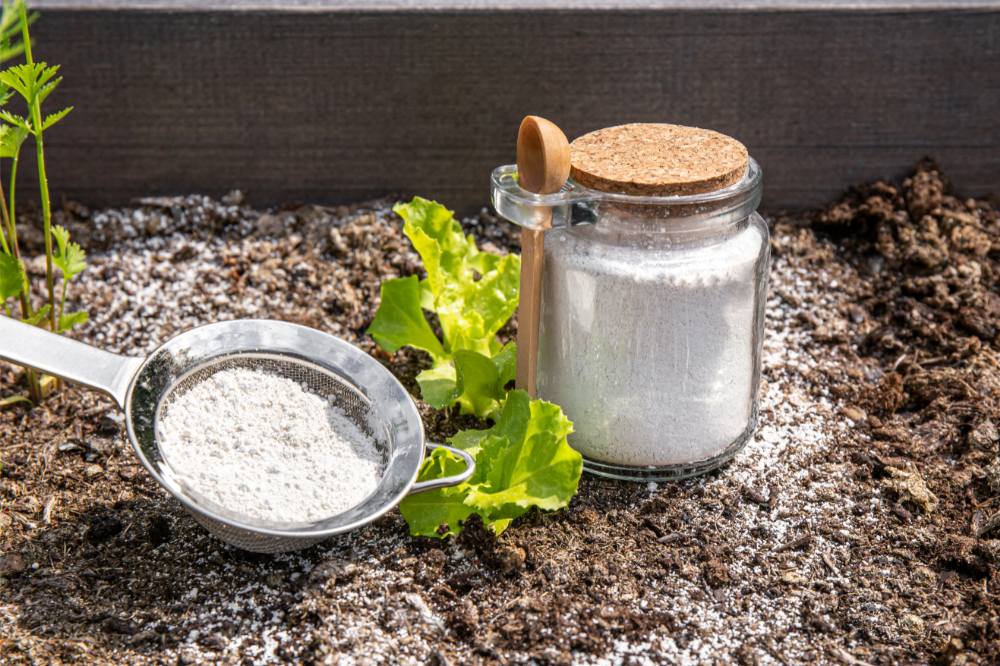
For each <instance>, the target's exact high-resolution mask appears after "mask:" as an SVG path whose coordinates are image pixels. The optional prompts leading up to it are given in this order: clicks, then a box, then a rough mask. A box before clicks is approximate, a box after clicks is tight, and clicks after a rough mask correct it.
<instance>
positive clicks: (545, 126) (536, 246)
mask: <svg viewBox="0 0 1000 666" xmlns="http://www.w3.org/2000/svg"><path fill="white" fill-rule="evenodd" d="M569 169H570V152H569V141H567V139H566V135H565V134H563V132H562V130H561V129H559V128H558V127H557V126H556V125H555V124H554V123H552V122H550V121H548V120H546V119H545V118H539V117H538V116H525V118H524V120H522V121H521V128H520V129H519V130H518V132H517V178H518V184H519V185H520V186H521V187H523V188H524V189H526V190H528V191H529V192H535V193H536V194H553V193H555V192H558V191H559V190H561V189H562V186H563V185H564V184H565V183H566V179H567V178H569ZM538 214H539V220H538V222H539V227H540V228H539V229H521V302H520V305H519V307H518V315H517V320H518V324H517V387H518V388H522V389H524V390H525V391H527V392H528V394H529V395H531V397H533V398H534V397H536V393H537V386H536V382H535V379H536V376H535V375H536V369H537V364H538V319H539V314H540V308H541V301H542V268H543V266H544V261H545V246H544V243H545V232H544V231H543V229H546V228H548V227H550V226H552V213H551V212H550V211H547V210H539V211H538Z"/></svg>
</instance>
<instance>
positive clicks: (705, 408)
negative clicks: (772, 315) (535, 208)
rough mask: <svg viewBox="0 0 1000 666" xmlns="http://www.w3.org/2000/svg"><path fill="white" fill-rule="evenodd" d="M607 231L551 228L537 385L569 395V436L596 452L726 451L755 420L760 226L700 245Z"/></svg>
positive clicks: (648, 457) (620, 460) (621, 459)
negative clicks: (624, 237) (642, 240)
mask: <svg viewBox="0 0 1000 666" xmlns="http://www.w3.org/2000/svg"><path fill="white" fill-rule="evenodd" d="M602 234H605V232H602V231H601V230H600V229H599V228H598V227H597V226H594V225H586V226H578V227H573V228H571V229H555V230H552V231H550V232H549V233H547V234H546V236H545V271H544V278H543V287H542V312H541V328H540V347H539V354H538V392H539V395H540V396H541V397H543V398H545V399H547V400H551V401H552V402H555V403H556V404H558V405H561V406H562V408H563V409H564V410H565V411H566V414H567V416H569V418H570V419H572V420H573V424H574V434H573V435H572V436H571V438H570V443H571V444H572V445H573V447H574V448H576V449H577V450H579V451H580V452H581V453H582V454H583V455H584V456H586V457H587V458H589V459H591V460H595V461H599V462H604V463H611V464H618V465H628V466H665V465H676V464H685V463H692V462H696V461H701V460H706V459H709V458H712V457H715V456H717V455H719V454H720V453H722V452H723V451H724V450H725V449H726V448H727V447H728V446H729V445H730V444H733V443H734V442H735V441H736V440H738V439H740V438H741V437H743V436H744V435H745V434H746V433H747V428H748V426H749V425H750V422H751V420H752V411H753V406H754V395H755V392H756V388H757V379H756V378H757V376H758V368H759V347H758V345H759V341H758V340H757V339H756V336H755V328H756V316H757V312H758V308H759V307H760V306H761V301H760V299H762V298H763V294H761V295H760V296H758V294H757V285H758V280H757V279H756V275H757V271H759V270H761V268H762V263H761V255H760V251H761V248H762V244H763V243H764V242H765V240H764V236H763V234H762V232H761V230H760V229H759V228H758V227H756V226H754V225H752V224H751V225H748V226H747V227H745V228H744V229H743V230H742V231H740V232H738V233H737V234H736V235H734V236H731V237H729V238H726V239H725V240H723V241H721V242H718V241H716V242H708V243H702V244H700V245H693V246H690V247H687V246H674V247H663V246H662V245H661V246H655V245H654V244H653V243H650V244H648V245H642V244H639V243H635V242H632V241H631V239H629V242H620V239H619V241H616V240H615V239H609V238H607V237H606V235H604V236H602ZM657 242H658V243H660V244H662V243H663V240H662V239H660V240H658V241H657ZM764 269H765V270H766V267H764Z"/></svg>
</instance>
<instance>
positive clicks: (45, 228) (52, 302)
mask: <svg viewBox="0 0 1000 666" xmlns="http://www.w3.org/2000/svg"><path fill="white" fill-rule="evenodd" d="M20 9H21V37H22V39H23V41H24V59H25V62H26V63H27V64H28V66H29V67H34V65H35V61H34V59H33V58H32V56H31V35H29V34H28V10H27V8H26V7H25V5H24V3H21V6H20ZM31 125H32V127H34V129H35V131H34V134H35V154H36V155H37V158H38V159H37V161H38V189H39V194H40V195H41V199H42V233H43V234H44V236H45V287H46V289H47V290H48V293H49V327H50V328H51V329H52V332H53V333H58V332H59V331H58V327H57V326H56V288H55V273H54V271H53V269H52V206H51V203H50V201H49V179H48V176H46V174H45V142H44V140H43V138H42V105H41V103H40V102H39V101H38V95H37V94H36V93H35V92H33V93H32V98H31Z"/></svg>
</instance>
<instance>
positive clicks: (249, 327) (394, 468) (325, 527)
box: [124, 319, 424, 539]
mask: <svg viewBox="0 0 1000 666" xmlns="http://www.w3.org/2000/svg"><path fill="white" fill-rule="evenodd" d="M260 358H266V359H272V360H279V361H280V362H286V363H292V364H299V365H307V366H312V367H311V370H312V371H314V372H319V373H324V374H326V375H327V376H328V377H330V378H331V379H332V380H334V381H338V382H340V383H341V384H342V385H343V386H344V387H345V388H347V389H348V390H352V391H354V392H355V393H356V395H357V396H358V397H359V398H360V399H362V400H364V401H366V402H368V403H369V404H370V406H371V409H372V411H374V412H375V413H377V414H378V418H377V422H378V423H379V425H380V426H382V427H383V428H385V430H386V433H385V434H386V435H387V436H388V442H387V444H388V450H387V451H384V458H385V463H384V467H383V472H382V477H381V479H380V481H379V484H378V486H377V488H376V490H375V491H374V492H373V493H371V494H369V495H368V496H367V497H366V498H365V499H364V500H362V501H361V502H360V503H359V504H356V505H355V506H353V507H351V508H350V509H347V510H346V511H344V512H341V513H339V514H336V515H334V516H329V517H327V518H322V519H318V520H312V521H302V522H298V523H286V522H274V521H265V520H259V519H254V518H251V517H249V516H245V515H241V514H238V513H235V512H232V511H230V510H228V509H226V508H225V507H222V506H219V505H215V504H213V503H212V502H210V501H208V500H206V499H205V498H203V497H200V496H199V495H198V494H197V493H196V492H193V491H191V490H190V489H188V488H185V487H183V486H181V485H180V484H179V483H177V481H176V480H175V479H174V478H173V475H172V471H171V470H170V469H169V466H168V465H166V464H165V461H164V459H163V457H162V455H161V453H160V449H159V445H158V442H157V437H156V424H157V413H158V412H159V411H160V410H161V408H162V406H163V404H164V401H165V400H166V399H168V398H170V396H171V393H172V392H173V391H174V390H176V389H177V387H178V385H179V384H180V383H182V382H184V381H185V379H186V378H187V377H189V376H190V375H191V374H192V373H196V372H198V371H200V370H203V369H205V368H211V367H212V366H215V365H218V364H220V363H224V362H226V361H229V360H232V359H260ZM124 407H125V423H126V429H127V431H128V435H129V441H130V442H131V444H132V447H133V449H134V450H135V452H136V455H137V456H138V457H139V460H140V462H141V463H142V465H143V466H144V467H145V468H146V470H147V471H148V472H149V473H150V475H151V476H153V478H154V479H156V481H157V482H158V483H159V484H160V485H162V486H163V487H164V488H165V489H166V490H167V491H168V492H169V493H170V494H171V495H173V496H174V497H175V498H177V500H178V501H180V502H181V503H182V504H183V505H184V506H185V508H187V509H188V510H189V511H191V512H194V513H197V514H199V515H201V516H202V517H204V518H208V519H210V520H212V521H215V522H218V523H222V524H224V525H228V526H230V527H233V528H236V529H241V530H247V531H251V532H255V533H258V534H264V535H269V536H274V537H292V538H308V539H315V538H322V537H326V536H331V535H334V534H338V533H341V532H346V531H349V530H352V529H355V528H357V527H360V526H362V525H364V524H367V523H369V522H371V521H373V520H375V519H377V518H378V517H380V516H382V515H383V514H385V513H386V512H388V511H389V510H391V509H392V508H393V507H394V506H396V505H397V504H398V503H399V502H400V501H401V500H402V499H403V497H405V496H406V495H407V494H409V493H410V492H411V488H412V487H413V486H414V484H415V482H416V477H417V473H418V471H419V469H420V464H421V462H422V460H423V451H424V429H423V424H422V422H421V419H420V414H419V412H418V411H417V408H416V405H415V404H414V403H413V399H412V398H411V397H410V395H409V394H408V393H407V392H406V389H404V388H403V386H402V385H401V384H400V383H399V381H398V380H397V379H396V378H395V377H394V376H393V375H392V373H390V372H389V371H388V370H387V369H386V368H385V367H384V366H382V364H380V363H379V362H378V361H376V360H375V359H374V358H372V357H371V356H369V355H368V354H366V353H365V352H363V351H361V350H360V349H358V348H357V347H355V346H353V345H351V344H349V343H347V342H344V341H343V340H340V339H339V338H336V337H334V336H331V335H328V334H326V333H322V332H320V331H316V330H314V329H311V328H308V327H305V326H299V325H297V324H290V323H286V322H277V321H268V320H246V319H243V320H235V321H231V322H218V323H213V324H206V325H204V326H200V327H197V328H193V329H190V330H188V331H185V332H184V333H181V334H180V335H178V336H176V337H174V338H172V339H170V340H169V341H167V342H166V343H164V344H163V345H161V346H160V347H159V348H157V349H156V351H154V352H153V353H152V354H150V355H149V357H148V358H147V359H146V361H145V362H144V363H143V365H142V366H141V367H140V368H139V370H138V372H136V374H135V376H134V378H133V379H132V382H131V384H130V386H129V388H128V392H127V397H126V400H125V405H124Z"/></svg>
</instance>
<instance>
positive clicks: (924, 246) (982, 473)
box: [778, 160, 1000, 661]
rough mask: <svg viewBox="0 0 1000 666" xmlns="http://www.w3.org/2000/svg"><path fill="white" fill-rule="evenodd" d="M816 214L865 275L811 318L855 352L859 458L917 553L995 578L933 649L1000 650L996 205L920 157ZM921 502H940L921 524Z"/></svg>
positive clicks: (819, 233) (824, 231)
mask: <svg viewBox="0 0 1000 666" xmlns="http://www.w3.org/2000/svg"><path fill="white" fill-rule="evenodd" d="M811 222H812V225H813V228H814V229H815V230H816V234H815V236H816V237H818V238H823V237H826V238H829V239H831V240H832V241H833V242H834V243H835V245H834V248H835V256H836V258H837V259H838V260H843V261H845V262H846V263H848V264H849V265H850V266H852V267H853V268H854V269H855V270H856V271H857V275H858V279H857V280H853V281H850V282H847V283H844V284H837V285H833V284H831V285H830V286H831V287H835V288H837V289H842V290H845V293H847V294H848V295H849V302H847V303H845V304H844V306H843V308H842V310H841V312H839V313H836V314H837V315H839V316H835V317H833V318H831V321H830V322H821V321H815V322H813V323H814V324H815V329H816V331H817V333H819V337H820V338H821V339H824V340H825V341H827V342H828V343H833V344H836V345H839V346H841V347H843V348H844V349H846V350H850V351H852V352H854V353H857V354H858V356H859V364H858V365H857V367H853V368H848V367H845V368H839V369H837V370H836V371H834V372H832V373H831V375H832V378H834V379H835V380H836V381H837V382H838V385H837V387H836V388H837V393H838V394H839V395H840V397H841V398H842V399H843V400H844V401H845V402H846V403H847V406H846V407H845V411H844V413H845V414H846V415H849V417H850V418H852V419H853V420H855V421H858V422H859V423H860V424H861V425H862V427H863V428H864V430H865V432H866V433H867V434H868V435H869V437H870V439H869V440H868V441H867V442H866V443H865V446H864V448H860V447H859V448H858V450H856V451H854V453H853V455H854V459H855V461H857V462H860V463H862V464H863V465H864V467H863V468H862V470H861V472H862V474H865V475H869V474H870V475H871V476H872V477H875V479H878V480H881V482H882V483H883V486H884V487H885V488H886V489H888V490H889V493H890V495H891V496H892V497H894V499H895V501H896V504H894V505H893V511H894V514H895V515H896V517H897V519H898V522H899V525H898V526H897V529H898V532H899V534H900V537H901V541H902V542H910V543H911V544H913V553H914V554H915V555H917V556H919V557H922V558H926V559H928V560H930V561H933V562H935V563H937V564H938V565H939V566H940V567H941V569H942V570H943V571H945V572H946V573H945V574H944V575H948V573H947V572H952V575H960V576H970V577H972V578H974V579H981V580H983V583H984V587H983V590H984V591H985V590H992V592H984V594H985V595H986V596H985V597H983V599H982V600H983V601H984V602H985V601H986V599H987V598H991V599H992V601H991V602H990V603H985V604H984V605H981V606H979V605H976V604H973V605H972V606H971V607H967V608H966V609H965V612H963V613H961V614H960V615H959V617H958V618H951V619H948V620H947V621H946V622H947V624H949V625H952V624H954V625H955V626H954V627H953V633H954V634H955V636H954V637H953V638H952V639H949V640H946V641H944V642H942V643H941V644H940V645H939V646H937V648H939V649H938V656H939V657H940V658H941V659H942V660H944V661H949V660H951V659H953V658H955V656H956V654H957V653H956V650H955V646H956V645H962V646H965V647H970V646H974V647H975V649H977V650H982V652H981V654H994V655H995V654H1000V616H998V613H997V606H996V604H995V594H996V592H997V589H998V584H1000V577H998V573H997V565H998V564H1000V561H998V560H997V553H998V552H1000V542H998V541H997V537H1000V534H997V533H996V528H997V526H998V525H1000V493H998V490H1000V484H998V478H997V471H998V463H997V461H998V453H1000V434H998V427H1000V363H998V359H1000V357H998V346H1000V340H998V333H1000V214H998V211H997V210H996V209H995V208H994V207H993V206H991V205H990V204H989V203H988V202H987V201H985V200H977V199H971V198H960V197H958V196H956V195H955V194H954V193H953V191H952V189H951V187H950V186H949V183H948V181H947V180H946V179H945V178H944V176H943V175H942V174H941V172H940V169H939V168H938V167H937V166H936V165H935V163H934V162H933V161H930V160H925V161H922V162H921V163H919V164H918V165H917V166H916V168H915V170H914V172H913V174H912V175H911V176H910V177H908V178H906V179H905V180H903V181H902V183H901V184H893V183H889V182H885V181H878V182H875V183H871V184H868V185H865V186H861V187H857V188H854V189H852V190H851V191H850V192H849V193H848V195H847V196H846V197H845V198H844V199H843V200H842V201H841V202H839V203H838V204H836V205H834V206H831V207H830V208H828V209H826V210H824V211H821V212H819V213H818V214H816V215H815V216H814V218H813V219H812V220H811ZM796 223H797V221H793V220H785V221H782V222H779V224H778V233H779V234H780V233H782V231H784V230H785V229H787V228H789V227H786V225H788V224H791V225H794V224H796ZM840 382H842V383H840ZM931 489H933V491H932V490H931ZM939 498H940V501H939ZM918 512H922V513H932V512H934V513H935V515H934V516H933V517H932V518H930V522H929V523H928V525H927V527H928V530H927V531H924V530H921V529H920V528H918V527H916V523H917V522H918V521H917V520H916V518H915V514H916V513H918ZM909 530H913V531H914V532H911V534H909V535H906V536H905V537H903V535H904V534H905V532H906V531H909ZM921 532H922V533H921ZM914 537H917V538H916V539H914ZM956 641H957V642H956Z"/></svg>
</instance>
